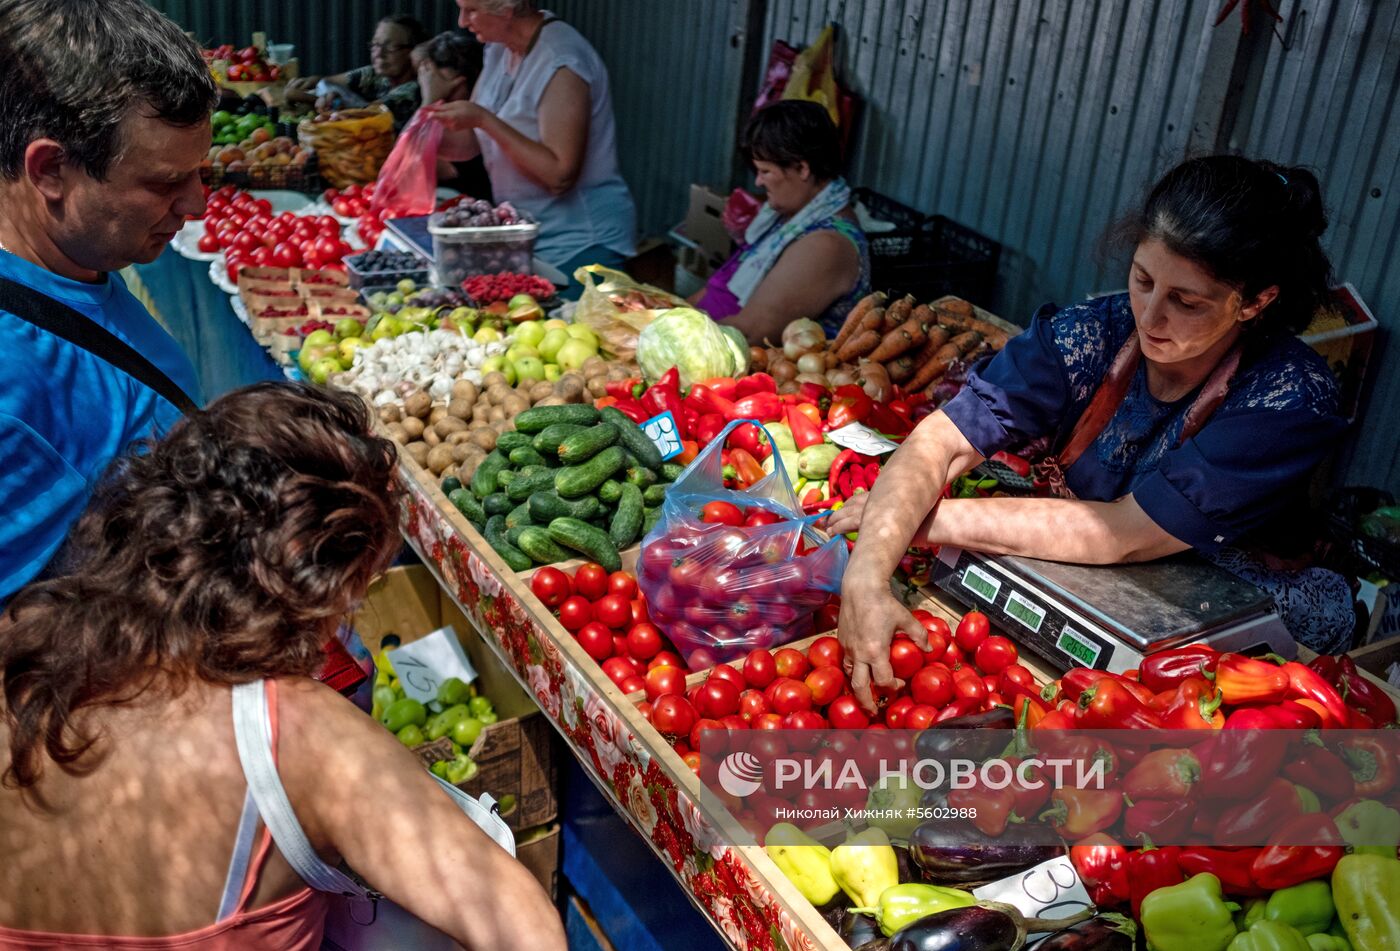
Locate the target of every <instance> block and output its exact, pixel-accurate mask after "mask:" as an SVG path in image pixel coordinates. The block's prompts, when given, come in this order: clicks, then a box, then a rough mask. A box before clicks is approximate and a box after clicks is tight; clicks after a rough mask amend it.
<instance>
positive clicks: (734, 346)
mask: <svg viewBox="0 0 1400 951" xmlns="http://www.w3.org/2000/svg"><path fill="white" fill-rule="evenodd" d="M719 329H720V330H721V331H723V332H724V336H725V337H726V338H728V340H729V349H731V350H733V351H734V375H735V376H736V377H740V376H747V375H748V373H749V342H748V340H747V339H745V337H744V335H743V334H742V333H740V332H739V328H738V327H735V326H732V325H730V324H720V325H719Z"/></svg>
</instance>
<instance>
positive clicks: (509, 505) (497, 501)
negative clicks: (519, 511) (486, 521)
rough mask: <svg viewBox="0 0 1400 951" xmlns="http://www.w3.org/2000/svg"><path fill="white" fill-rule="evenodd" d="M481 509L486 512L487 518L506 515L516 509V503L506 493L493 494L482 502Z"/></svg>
mask: <svg viewBox="0 0 1400 951" xmlns="http://www.w3.org/2000/svg"><path fill="white" fill-rule="evenodd" d="M481 507H482V508H484V509H485V510H486V517H487V518H490V517H491V516H492V515H505V514H506V513H507V512H509V511H510V510H511V509H513V508H515V503H514V502H512V501H511V500H510V498H509V497H508V496H507V495H506V494H505V493H504V492H493V493H491V494H490V495H488V496H487V497H486V498H484V499H482V500H481Z"/></svg>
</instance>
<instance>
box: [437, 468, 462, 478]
mask: <svg viewBox="0 0 1400 951" xmlns="http://www.w3.org/2000/svg"><path fill="white" fill-rule="evenodd" d="M449 476H451V477H453V478H456V477H457V467H456V466H455V465H452V466H448V467H447V468H446V469H443V470H442V471H441V472H439V473H438V478H440V479H446V478H448V477H449Z"/></svg>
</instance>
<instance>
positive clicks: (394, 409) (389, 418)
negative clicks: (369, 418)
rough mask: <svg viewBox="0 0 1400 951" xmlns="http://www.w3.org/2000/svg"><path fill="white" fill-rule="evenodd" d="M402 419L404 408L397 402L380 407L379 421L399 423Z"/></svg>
mask: <svg viewBox="0 0 1400 951" xmlns="http://www.w3.org/2000/svg"><path fill="white" fill-rule="evenodd" d="M401 419H403V408H402V407H401V406H399V405H398V404H397V403H390V404H389V405H388V406H381V407H379V421H380V422H381V423H397V422H398V421H399V420H401Z"/></svg>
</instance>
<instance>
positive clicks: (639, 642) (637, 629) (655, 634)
mask: <svg viewBox="0 0 1400 951" xmlns="http://www.w3.org/2000/svg"><path fill="white" fill-rule="evenodd" d="M625 640H626V643H627V653H629V654H631V655H632V656H633V657H635V658H637V659H638V660H650V659H651V658H653V657H655V656H656V654H657V652H658V651H660V650H661V643H662V642H661V632H660V631H658V630H657V629H656V625H654V624H647V623H642V624H633V625H632V628H631V630H629V631H628V632H627V637H626V639H625Z"/></svg>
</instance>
